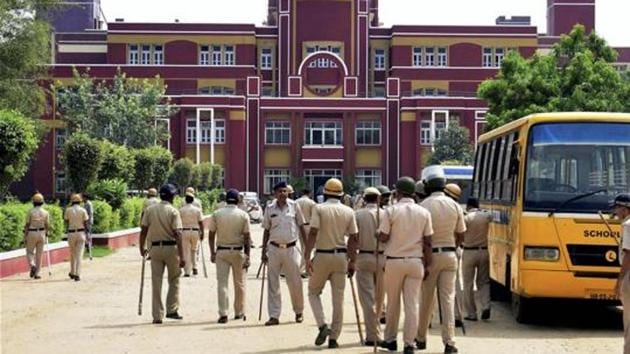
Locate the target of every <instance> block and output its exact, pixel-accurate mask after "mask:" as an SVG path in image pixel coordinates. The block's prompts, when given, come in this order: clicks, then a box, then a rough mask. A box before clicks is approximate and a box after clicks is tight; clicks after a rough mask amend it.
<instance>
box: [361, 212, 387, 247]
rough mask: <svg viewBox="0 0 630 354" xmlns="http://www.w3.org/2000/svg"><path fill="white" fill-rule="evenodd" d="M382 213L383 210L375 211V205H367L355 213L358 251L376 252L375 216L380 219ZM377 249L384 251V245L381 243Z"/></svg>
mask: <svg viewBox="0 0 630 354" xmlns="http://www.w3.org/2000/svg"><path fill="white" fill-rule="evenodd" d="M383 213H384V211H383V209H380V208H378V209H377V207H376V204H367V205H366V206H365V208H363V209H359V210H357V211H356V212H355V217H356V219H357V227H358V228H359V250H361V251H375V250H376V236H377V215H378V218H380V217H382V214H383ZM379 225H380V223H379ZM378 249H379V250H380V251H383V250H385V244H384V243H382V242H381V244H380V245H379V247H378Z"/></svg>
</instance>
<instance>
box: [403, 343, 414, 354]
mask: <svg viewBox="0 0 630 354" xmlns="http://www.w3.org/2000/svg"><path fill="white" fill-rule="evenodd" d="M413 351H414V350H413V345H405V349H404V350H403V354H413Z"/></svg>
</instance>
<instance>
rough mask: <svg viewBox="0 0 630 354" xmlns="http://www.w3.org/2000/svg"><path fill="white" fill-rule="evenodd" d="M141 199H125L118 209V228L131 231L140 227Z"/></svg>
mask: <svg viewBox="0 0 630 354" xmlns="http://www.w3.org/2000/svg"><path fill="white" fill-rule="evenodd" d="M143 203H144V199H142V198H130V199H125V201H124V203H123V205H122V207H120V228H121V229H131V228H134V227H138V225H140V214H141V213H142V204H143Z"/></svg>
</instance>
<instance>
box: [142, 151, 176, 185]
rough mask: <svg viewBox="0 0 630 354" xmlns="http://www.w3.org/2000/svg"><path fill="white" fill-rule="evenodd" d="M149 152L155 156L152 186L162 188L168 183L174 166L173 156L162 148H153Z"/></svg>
mask: <svg viewBox="0 0 630 354" xmlns="http://www.w3.org/2000/svg"><path fill="white" fill-rule="evenodd" d="M148 150H149V152H150V153H151V155H152V156H153V181H152V185H154V186H160V185H162V184H163V183H164V182H166V180H167V178H168V171H170V169H171V166H173V154H172V153H171V152H170V151H168V150H167V149H165V148H163V147H161V146H152V147H150V148H149V149H148Z"/></svg>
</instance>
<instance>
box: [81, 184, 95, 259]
mask: <svg viewBox="0 0 630 354" xmlns="http://www.w3.org/2000/svg"><path fill="white" fill-rule="evenodd" d="M90 199H92V198H91V197H90V195H89V194H87V193H83V209H85V211H86V212H87V214H88V222H87V227H86V229H85V236H86V237H87V242H86V246H87V248H88V250H89V249H90V248H92V226H94V207H93V206H92V201H91V200H90Z"/></svg>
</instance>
